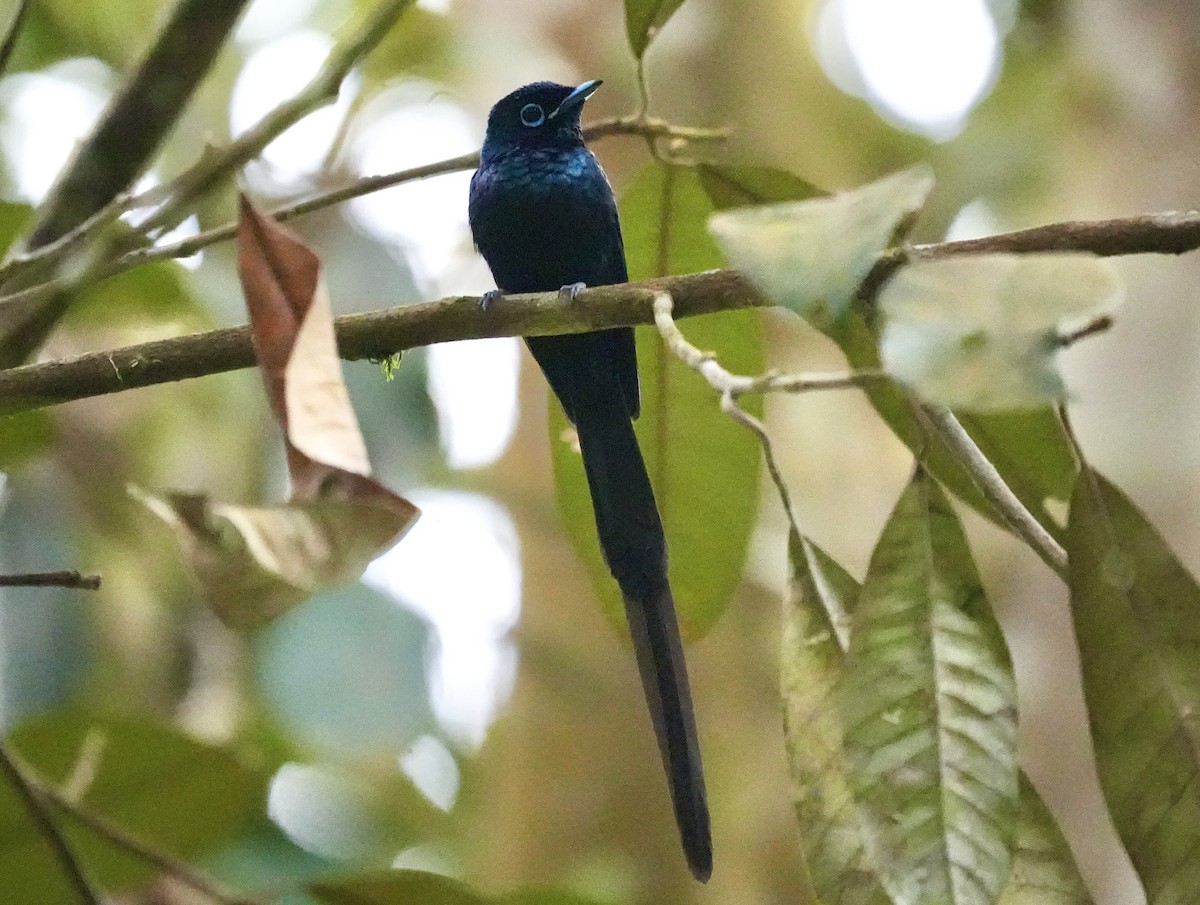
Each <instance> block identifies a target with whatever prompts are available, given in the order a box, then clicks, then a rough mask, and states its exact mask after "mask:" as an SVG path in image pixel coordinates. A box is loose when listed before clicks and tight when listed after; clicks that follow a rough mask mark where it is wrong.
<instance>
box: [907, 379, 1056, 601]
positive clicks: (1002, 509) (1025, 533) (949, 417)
mask: <svg viewBox="0 0 1200 905" xmlns="http://www.w3.org/2000/svg"><path fill="white" fill-rule="evenodd" d="M916 407H917V411H918V414H919V416H920V419H921V421H922V422H924V423H925V424H926V425H927V426H928V427H929V428H931V430H932V432H933V433H935V434H936V435H937V436H938V438H939V439H940V440H942V442H943V443H945V444H946V446H947V448H948V449H949V450H950V452H952V453H953V454H954V456H955V457H956V458H957V459H958V461H959V463H960V464H961V465H962V466H963V467H964V468H965V469H966V470H967V472H968V474H970V475H971V477H972V479H973V480H974V481H975V486H976V487H978V488H979V492H980V493H982V494H983V496H984V497H985V498H986V499H987V501H988V502H989V503H990V504H991V505H992V506H993V507H994V508H995V509H996V511H997V512H998V513H999V514H1000V515H1001V516H1002V517H1003V518H1004V520H1005V521H1006V522H1007V523H1008V526H1009V528H1011V529H1012V531H1013V532H1014V533H1015V534H1016V535H1017V536H1018V537H1020V538H1021V539H1022V540H1024V541H1025V542H1026V543H1027V544H1029V546H1030V547H1032V548H1033V551H1034V552H1035V553H1037V555H1038V556H1039V557H1041V559H1042V561H1043V562H1044V563H1046V565H1048V566H1049V567H1050V568H1051V569H1053V570H1054V571H1055V573H1057V574H1058V576H1059V577H1061V578H1063V579H1065V578H1066V575H1067V551H1066V550H1064V549H1063V548H1062V545H1061V544H1059V542H1058V541H1056V540H1055V539H1054V538H1053V537H1051V536H1050V533H1049V532H1048V531H1047V530H1046V529H1045V528H1044V527H1042V524H1041V523H1040V522H1039V521H1038V520H1037V519H1036V518H1034V517H1033V514H1032V513H1031V512H1030V511H1029V510H1028V509H1026V508H1025V506H1024V504H1022V503H1021V501H1020V499H1018V498H1017V495H1016V494H1015V493H1013V491H1012V488H1010V487H1009V486H1008V484H1006V483H1005V482H1004V478H1002V477H1001V476H1000V472H999V471H997V470H996V467H995V466H994V465H992V463H991V462H990V461H989V460H988V458H987V456H985V455H984V454H983V452H982V450H980V448H979V447H978V446H976V445H975V441H974V440H973V439H971V435H970V434H968V433H967V431H966V428H964V427H963V426H962V424H961V423H960V422H959V420H958V419H957V418H956V417H954V413H953V412H951V411H950V410H949V409H947V408H943V407H942V406H938V405H929V404H928V403H921V402H918V403H916Z"/></svg>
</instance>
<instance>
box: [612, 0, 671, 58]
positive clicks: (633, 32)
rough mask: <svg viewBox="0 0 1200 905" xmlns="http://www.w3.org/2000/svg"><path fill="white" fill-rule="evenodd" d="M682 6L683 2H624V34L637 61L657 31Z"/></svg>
mask: <svg viewBox="0 0 1200 905" xmlns="http://www.w3.org/2000/svg"><path fill="white" fill-rule="evenodd" d="M682 5H683V0H625V34H626V35H628V36H629V47H630V49H631V50H633V55H634V56H635V57H637V58H638V59H639V60H640V59H641V58H642V55H643V54H645V52H646V48H647V47H649V46H650V42H651V41H653V40H654V37H655V35H657V34H658V30H659V29H660V28H662V27H663V26H664V25H665V24H666V22H667V20H668V19H670V18H671V16H673V15H674V14H675V10H677V9H679V7H681V6H682Z"/></svg>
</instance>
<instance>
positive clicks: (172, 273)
mask: <svg viewBox="0 0 1200 905" xmlns="http://www.w3.org/2000/svg"><path fill="white" fill-rule="evenodd" d="M63 322H64V323H65V324H69V325H72V326H76V327H81V328H88V329H90V328H93V327H97V326H134V327H138V328H140V329H143V330H144V329H146V328H147V327H151V326H153V327H161V326H162V325H163V324H177V325H179V326H177V327H176V331H177V332H181V331H182V330H190V331H194V330H201V329H204V328H206V327H208V326H210V325H211V318H210V317H209V315H208V313H207V312H206V311H205V309H204V306H203V304H202V303H201V302H200V301H199V300H198V299H197V298H196V296H195V295H194V294H193V293H192V290H191V287H190V286H189V285H188V274H187V271H186V270H184V268H182V267H181V266H179V265H178V264H176V263H175V262H173V261H168V262H162V263H155V264H147V265H145V266H142V267H135V268H134V269H132V270H127V271H125V272H124V273H120V274H117V275H116V276H113V277H109V278H108V279H106V280H102V281H101V282H99V283H96V284H95V285H92V286H89V287H88V288H87V289H86V290H84V291H83V292H81V293H80V294H79V295H78V296H77V297H76V298H75V300H73V301H72V302H71V307H70V309H69V313H68V314H67V315H66V316H65V317H64V319H63Z"/></svg>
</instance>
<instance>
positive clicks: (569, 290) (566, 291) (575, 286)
mask: <svg viewBox="0 0 1200 905" xmlns="http://www.w3.org/2000/svg"><path fill="white" fill-rule="evenodd" d="M585 289H587V283H568V284H567V285H566V286H563V287H562V288H561V289H559V290H558V294H559V295H561V296H562V297H563V298H565V299H566V300H567V301H569V302H573V301H575V299H577V298H579V293H581V292H583V290H585Z"/></svg>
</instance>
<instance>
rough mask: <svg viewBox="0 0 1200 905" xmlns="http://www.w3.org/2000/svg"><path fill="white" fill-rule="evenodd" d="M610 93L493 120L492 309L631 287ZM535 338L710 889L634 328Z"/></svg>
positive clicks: (484, 213)
mask: <svg viewBox="0 0 1200 905" xmlns="http://www.w3.org/2000/svg"><path fill="white" fill-rule="evenodd" d="M599 86H600V81H599V80H593V81H588V82H584V83H583V84H581V85H579V86H577V87H571V86H568V85H560V84H557V83H555V82H534V83H533V84H530V85H525V86H524V87H522V88H518V89H517V90H516V91H513V92H512V93H510V94H508V95H506V96H505V97H503V98H501V99H500V100H499V101H497V102H496V104H495V106H493V107H492V109H491V112H490V113H489V114H488V120H487V132H486V135H485V138H484V142H483V148H482V151H481V153H480V162H479V167H478V169H477V170H476V171H475V174H474V175H473V176H472V178H471V189H470V195H469V204H468V219H469V222H470V226H471V234H472V238H473V239H474V242H475V246H476V247H477V248H478V249H479V252H480V253H481V254H482V255H483V258H484V260H485V261H486V262H487V264H488V267H489V269H490V270H491V272H492V276H493V278H494V279H495V282H496V286H497V289H496V290H493V291H491V292H489V293H487V294H485V295H484V296H483V298H482V299H481V304H482V305H483V307H484V308H485V310H487V309H488V308H490V306H491V305H492V304H496V303H498V301H499V300H500V299H502V298H503V295H504V294H506V293H522V292H550V291H555V290H557V291H559V292H561V293H563V295H564V296H565V297H567V298H570V299H571V300H574V299H575V298H576V297H577V296H578V294H579V293H580V292H581V291H582V290H583V289H584V288H585V287H587V286H603V285H611V284H613V283H624V282H626V281H627V280H628V278H629V275H628V271H627V269H626V263H625V246H624V241H623V239H622V236H621V224H620V219H619V217H618V214H617V204H616V199H615V198H614V196H613V190H612V186H611V185H610V184H609V182H608V177H607V176H606V175H605V173H604V170H603V169H602V168H601V167H600V163H599V161H597V160H596V157H595V155H593V154H592V152H591V151H590V150H588V148H587V147H586V145H585V144H584V140H583V132H582V129H581V126H580V115H581V113H582V110H583V104H584V101H586V100H587V99H588V98H589V97H590V96H591V95H592V93H593V92H594V91H595V90H596V89H597V88H598V87H599ZM525 342H526V345H527V346H528V348H529V351H530V352H531V353H532V354H533V357H534V359H535V360H536V361H537V363H538V365H539V366H540V368H541V370H542V372H543V374H544V375H545V377H546V379H547V381H548V382H549V384H550V387H551V389H552V390H553V391H554V394H555V396H556V397H557V398H558V400H559V402H560V403H561V405H562V407H563V411H564V412H565V413H566V415H567V418H569V419H570V421H571V422H572V423H573V424H574V426H575V430H576V434H577V435H578V438H579V448H580V452H581V454H582V456H583V466H584V472H585V474H586V476H587V484H588V489H589V492H590V494H591V499H592V508H593V511H594V514H595V520H596V532H597V534H598V536H599V541H600V547H601V550H602V552H603V554H604V559H605V562H606V563H607V565H608V568H609V571H610V572H611V573H612V575H613V577H614V578H615V579H616V581H617V584H618V586H619V587H620V589H621V595H622V597H623V598H624V601H625V613H626V616H627V621H628V623H629V629H630V634H631V636H632V639H633V648H634V652H635V655H636V659H637V664H638V671H639V673H640V675H641V681H642V689H643V692H644V694H645V698H646V703H647V705H648V708H649V711H650V717H651V721H652V723H653V725H654V731H655V735H656V737H657V740H658V748H659V753H660V755H661V757H662V761H663V768H664V770H665V771H666V775H667V784H668V788H669V791H670V795H671V801H672V805H673V809H674V813H675V821H676V824H677V825H678V827H679V834H680V840H681V842H682V847H683V851H684V855H685V857H686V859H687V862H688V866H689V867H690V869H691V872H692V874H693V875H694V876H695V877H696V879H697V880H699V881H700V882H707V881H708V879H709V877H710V875H711V873H712V833H711V828H710V821H709V814H708V798H707V793H706V791H705V786H704V770H703V766H702V764H701V760H700V745H699V741H698V736H697V732H696V719H695V715H694V712H693V708H692V699H691V691H690V688H689V685H688V675H687V665H686V663H685V662H684V656H683V644H682V641H681V639H680V635H679V622H678V618H677V616H676V612H675V601H674V598H673V597H672V594H671V586H670V583H669V581H668V578H667V546H666V539H665V536H664V531H663V524H662V518H661V517H660V515H659V512H658V506H657V504H656V502H655V499H654V490H653V488H652V487H651V484H650V478H649V475H648V474H647V473H646V465H645V462H644V461H643V459H642V454H641V450H640V449H639V447H638V442H637V437H636V435H635V434H634V431H633V419H635V418H637V417H638V414H639V412H640V407H641V402H640V392H639V387H638V372H637V355H636V349H635V345H634V333H633V328H632V327H620V328H613V329H605V330H596V331H591V332H586V333H577V334H571V335H559V336H530V337H527V338H526V339H525Z"/></svg>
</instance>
